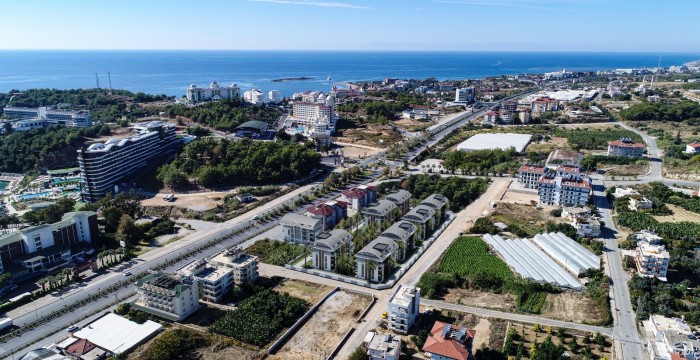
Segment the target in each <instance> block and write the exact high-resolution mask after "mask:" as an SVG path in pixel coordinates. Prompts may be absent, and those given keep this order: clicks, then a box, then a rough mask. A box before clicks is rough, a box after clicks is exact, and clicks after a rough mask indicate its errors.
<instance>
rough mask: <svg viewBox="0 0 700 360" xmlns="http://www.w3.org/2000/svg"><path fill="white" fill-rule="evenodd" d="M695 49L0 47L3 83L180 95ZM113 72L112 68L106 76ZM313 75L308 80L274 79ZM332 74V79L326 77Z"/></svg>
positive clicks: (650, 61) (286, 91)
mask: <svg viewBox="0 0 700 360" xmlns="http://www.w3.org/2000/svg"><path fill="white" fill-rule="evenodd" d="M698 59H700V53H698V52H675V53H668V52H606V51H596V52H591V51H586V52H576V51H561V52H558V51H419V50H224V49H212V50H183V49H173V50H163V49H154V50H150V49H149V50H146V49H115V50H106V49H99V50H80V49H60V50H59V49H43V50H42V49H31V50H25V49H19V50H9V49H3V50H0V91H1V92H7V91H10V90H20V91H21V90H27V89H32V88H55V89H77V88H94V87H96V85H97V81H96V78H95V77H96V75H95V74H96V73H97V77H99V81H100V87H103V88H109V81H110V80H111V82H112V87H113V88H114V89H125V90H130V91H133V92H144V93H149V94H166V95H170V96H177V97H180V96H182V95H184V94H186V92H187V87H188V86H190V84H196V85H197V86H208V85H209V83H210V82H212V81H217V82H218V83H219V84H221V85H229V84H231V83H236V84H237V85H239V86H240V87H241V90H243V91H244V90H247V89H252V88H259V89H261V90H262V91H263V92H267V91H269V90H273V89H274V90H279V91H280V92H281V94H282V96H291V95H292V94H293V93H295V92H301V91H305V90H317V91H329V90H330V89H331V88H332V86H333V85H334V84H335V85H342V84H343V83H345V82H354V81H372V80H381V79H383V78H386V77H392V78H411V79H425V78H429V77H435V78H437V79H439V80H457V79H480V78H484V77H489V76H499V75H515V74H536V73H544V72H550V71H559V70H562V69H567V70H572V71H599V70H611V69H617V68H655V67H657V66H658V65H659V60H660V64H661V66H662V67H668V66H672V65H683V64H686V63H688V62H692V61H697V60H698ZM108 72H109V73H110V76H111V79H110V76H108ZM295 77H309V78H311V79H309V80H303V81H283V82H275V81H273V80H276V79H282V78H295ZM328 77H330V78H331V80H330V81H329V80H328Z"/></svg>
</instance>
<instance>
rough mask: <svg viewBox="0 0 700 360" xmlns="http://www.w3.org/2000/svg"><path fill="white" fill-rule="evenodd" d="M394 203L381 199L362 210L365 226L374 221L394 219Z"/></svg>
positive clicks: (391, 220) (379, 222) (390, 220)
mask: <svg viewBox="0 0 700 360" xmlns="http://www.w3.org/2000/svg"><path fill="white" fill-rule="evenodd" d="M396 209H398V208H397V207H396V204H395V203H394V202H392V201H389V200H386V199H382V200H379V201H378V202H376V203H374V204H372V205H370V206H368V207H366V208H365V209H363V210H362V216H363V221H364V224H365V226H368V225H369V224H371V223H373V222H375V223H378V224H381V223H383V222H385V221H388V222H393V221H394V220H395V219H396Z"/></svg>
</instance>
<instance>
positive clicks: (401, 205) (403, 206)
mask: <svg viewBox="0 0 700 360" xmlns="http://www.w3.org/2000/svg"><path fill="white" fill-rule="evenodd" d="M384 199H386V200H389V201H391V202H393V203H394V204H395V205H396V208H398V209H399V210H400V211H401V215H404V214H406V213H407V212H408V210H410V209H411V193H410V192H408V191H406V190H403V189H401V190H392V191H390V192H389V193H388V194H387V195H386V196H385V197H384Z"/></svg>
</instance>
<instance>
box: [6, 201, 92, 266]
mask: <svg viewBox="0 0 700 360" xmlns="http://www.w3.org/2000/svg"><path fill="white" fill-rule="evenodd" d="M97 234H98V227H97V213H95V212H92V211H76V212H69V213H66V214H65V215H63V218H62V219H61V221H59V222H56V223H53V224H42V225H37V226H30V227H28V228H24V229H20V230H17V231H14V232H10V233H7V234H3V235H0V273H2V272H4V271H9V272H12V273H13V275H15V277H20V278H21V277H23V276H27V275H28V274H32V273H36V272H39V271H50V270H54V269H57V268H59V267H62V266H65V265H67V262H68V261H69V260H70V259H71V258H75V257H77V256H80V255H82V254H83V253H84V251H86V250H88V249H89V247H90V245H91V243H92V240H93V238H94V237H95V236H97Z"/></svg>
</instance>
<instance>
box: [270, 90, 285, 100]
mask: <svg viewBox="0 0 700 360" xmlns="http://www.w3.org/2000/svg"><path fill="white" fill-rule="evenodd" d="M267 100H268V101H270V102H271V103H278V102H280V101H282V96H280V92H279V90H270V91H269V92H268V93H267Z"/></svg>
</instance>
